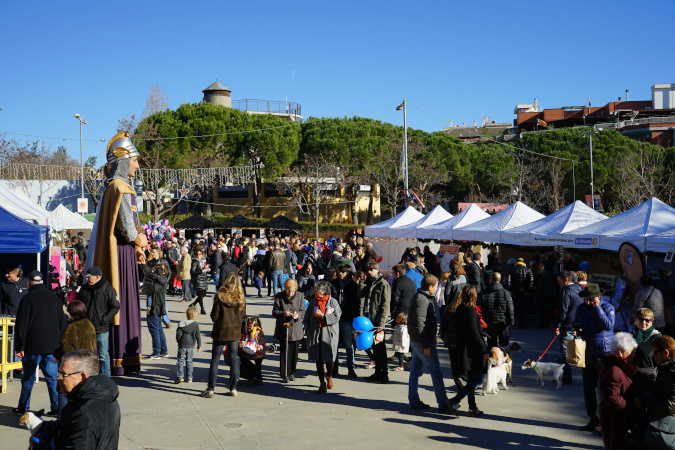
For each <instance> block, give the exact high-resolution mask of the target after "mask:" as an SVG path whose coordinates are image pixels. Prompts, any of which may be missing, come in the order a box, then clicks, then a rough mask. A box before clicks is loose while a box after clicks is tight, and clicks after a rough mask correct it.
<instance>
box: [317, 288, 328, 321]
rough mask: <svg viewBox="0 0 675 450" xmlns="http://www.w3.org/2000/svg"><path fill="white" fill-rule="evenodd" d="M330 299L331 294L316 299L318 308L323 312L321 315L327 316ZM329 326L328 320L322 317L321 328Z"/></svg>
mask: <svg viewBox="0 0 675 450" xmlns="http://www.w3.org/2000/svg"><path fill="white" fill-rule="evenodd" d="M329 298H330V295H329V294H326V295H325V296H323V297H318V296H317V297H316V306H317V307H318V308H319V311H321V314H324V315H325V314H326V303H328V299H329ZM327 326H328V324H327V323H326V318H325V317H322V318H321V319H319V328H323V327H327Z"/></svg>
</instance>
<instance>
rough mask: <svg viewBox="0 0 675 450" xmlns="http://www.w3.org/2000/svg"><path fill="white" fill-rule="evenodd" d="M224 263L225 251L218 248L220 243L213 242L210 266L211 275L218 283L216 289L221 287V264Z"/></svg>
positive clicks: (210, 248)
mask: <svg viewBox="0 0 675 450" xmlns="http://www.w3.org/2000/svg"><path fill="white" fill-rule="evenodd" d="M222 263H223V252H221V251H220V250H218V244H216V243H215V242H212V243H211V244H210V245H209V267H210V268H211V276H212V277H213V282H214V283H215V285H216V289H218V288H219V287H220V265H221V264H222Z"/></svg>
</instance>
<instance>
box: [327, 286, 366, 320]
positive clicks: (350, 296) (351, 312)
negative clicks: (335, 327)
mask: <svg viewBox="0 0 675 450" xmlns="http://www.w3.org/2000/svg"><path fill="white" fill-rule="evenodd" d="M331 284H332V285H333V287H334V288H335V292H336V294H337V296H336V297H335V298H336V300H337V301H338V304H339V305H340V310H342V315H341V316H340V322H349V323H352V322H353V321H354V319H355V318H356V317H358V315H359V309H360V307H361V303H360V301H359V286H358V285H357V284H356V283H355V282H354V280H352V279H351V278H350V279H349V280H347V283H346V284H345V286H344V288H343V287H342V285H341V284H340V280H339V279H336V280H331Z"/></svg>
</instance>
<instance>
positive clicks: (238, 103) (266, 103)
mask: <svg viewBox="0 0 675 450" xmlns="http://www.w3.org/2000/svg"><path fill="white" fill-rule="evenodd" d="M232 107H233V108H236V109H239V110H241V111H256V112H266V113H271V114H288V115H295V116H301V115H302V114H301V106H300V104H298V103H294V102H284V101H275V100H256V99H251V98H245V99H242V100H232Z"/></svg>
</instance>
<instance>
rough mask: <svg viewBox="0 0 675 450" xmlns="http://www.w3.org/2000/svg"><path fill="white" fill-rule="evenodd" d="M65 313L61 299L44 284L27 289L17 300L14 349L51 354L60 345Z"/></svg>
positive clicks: (64, 325)
mask: <svg viewBox="0 0 675 450" xmlns="http://www.w3.org/2000/svg"><path fill="white" fill-rule="evenodd" d="M65 329H66V315H65V314H63V306H62V304H61V300H59V298H58V297H57V296H56V294H54V293H53V292H51V291H49V290H48V289H47V286H46V285H44V284H35V285H33V286H31V287H30V288H28V294H26V295H25V296H24V298H23V299H21V303H19V310H18V311H17V313H16V325H15V326H14V351H16V352H26V353H31V354H40V355H44V354H50V355H51V354H53V353H54V351H56V349H57V348H59V345H61V336H62V335H63V332H64V331H65Z"/></svg>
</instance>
